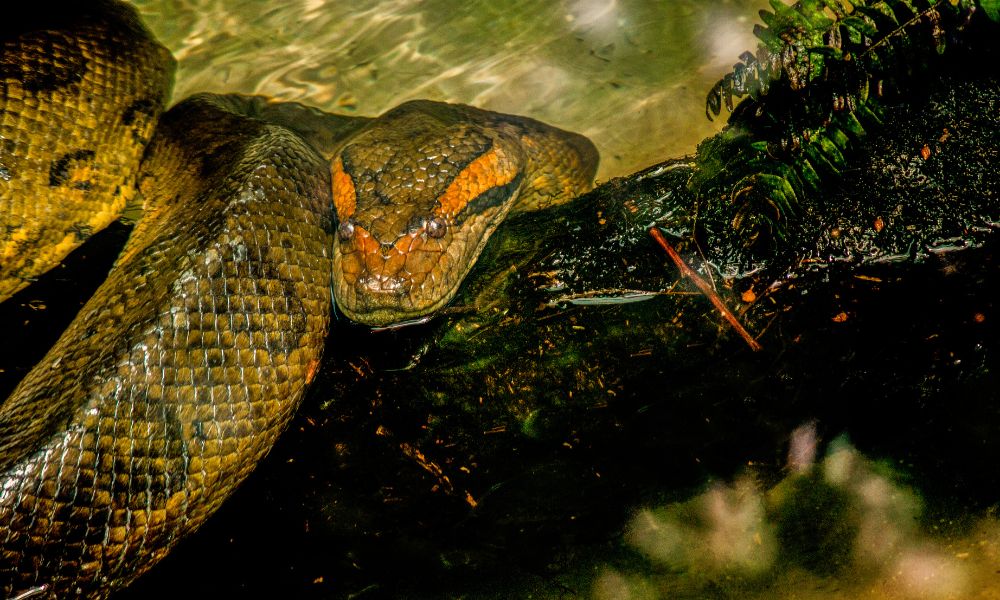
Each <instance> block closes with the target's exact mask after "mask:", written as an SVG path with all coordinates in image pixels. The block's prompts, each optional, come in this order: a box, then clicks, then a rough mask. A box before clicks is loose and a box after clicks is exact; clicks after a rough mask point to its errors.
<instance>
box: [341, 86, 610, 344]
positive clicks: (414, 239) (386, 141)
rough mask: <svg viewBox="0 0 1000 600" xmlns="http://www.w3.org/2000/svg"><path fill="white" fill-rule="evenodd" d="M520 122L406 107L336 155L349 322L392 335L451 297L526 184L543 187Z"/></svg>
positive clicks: (419, 104) (344, 307)
mask: <svg viewBox="0 0 1000 600" xmlns="http://www.w3.org/2000/svg"><path fill="white" fill-rule="evenodd" d="M516 119H519V118H518V117H508V116H505V115H497V114H495V113H490V112H487V111H481V110H478V109H474V108H471V107H467V106H459V105H450V104H444V103H439V102H430V101H414V102H408V103H406V104H403V105H400V106H399V107H397V108H395V109H393V110H391V111H389V112H388V113H386V114H384V115H382V116H381V117H379V118H378V119H374V120H373V121H372V122H371V123H369V124H368V125H367V126H366V127H364V128H363V129H361V130H359V131H358V132H356V133H355V134H354V135H352V136H351V138H350V139H349V140H347V142H346V143H345V144H344V145H343V146H342V147H341V148H340V150H339V151H338V152H336V153H334V155H333V158H332V160H331V167H330V169H331V176H332V177H331V179H332V185H333V199H334V208H335V210H336V214H337V223H338V225H337V232H336V235H335V238H334V261H333V278H334V285H333V291H334V295H335V298H336V301H337V305H338V306H339V307H340V309H341V311H342V312H343V313H344V314H345V315H346V316H347V317H349V318H351V319H352V320H355V321H357V322H360V323H364V324H367V325H373V326H386V325H392V324H395V323H400V322H403V321H408V320H412V319H417V318H420V317H423V316H426V315H428V314H431V313H433V312H435V311H437V310H439V309H441V308H442V307H444V306H445V305H446V304H447V303H448V302H449V301H450V300H451V299H452V298H453V297H454V295H455V293H456V292H457V291H458V287H459V285H460V284H461V282H462V280H463V279H464V278H465V276H466V275H467V274H468V272H469V270H470V269H471V268H472V266H473V265H474V264H475V261H476V259H477V258H478V256H479V254H480V253H481V251H482V249H483V247H484V246H485V244H486V242H487V240H488V238H489V236H490V235H491V234H492V233H493V231H494V230H495V229H496V227H497V226H498V225H499V224H500V222H501V221H502V220H503V219H504V217H506V215H507V213H508V212H509V211H510V210H511V208H512V207H513V206H514V205H515V204H516V203H517V201H518V197H519V195H522V194H523V193H524V191H525V189H526V188H527V186H526V185H524V184H526V183H527V182H530V181H535V180H539V178H538V177H534V176H532V174H531V172H530V166H531V157H530V152H531V149H530V148H528V147H527V146H526V144H525V139H524V137H523V135H522V133H523V132H522V129H523V128H520V127H519V126H517V124H516V122H515V121H512V120H516ZM529 121H530V120H525V122H526V123H527V122H529ZM530 124H537V125H541V124H538V123H537V122H535V121H530ZM552 129H553V130H554V131H558V130H555V129H554V128H552ZM529 145H530V144H529ZM592 176H593V173H592V172H591V173H590V177H592Z"/></svg>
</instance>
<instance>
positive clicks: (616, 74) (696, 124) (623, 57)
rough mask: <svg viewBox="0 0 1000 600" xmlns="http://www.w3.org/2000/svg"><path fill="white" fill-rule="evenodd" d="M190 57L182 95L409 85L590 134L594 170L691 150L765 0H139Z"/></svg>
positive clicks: (391, 89) (293, 96) (182, 57)
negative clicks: (596, 159)
mask: <svg viewBox="0 0 1000 600" xmlns="http://www.w3.org/2000/svg"><path fill="white" fill-rule="evenodd" d="M134 2H135V4H136V5H138V6H139V8H140V10H141V11H142V14H143V16H144V18H145V20H146V22H147V23H148V24H149V26H150V28H151V29H152V30H153V32H154V34H155V35H156V36H157V37H158V38H159V39H160V40H161V41H162V42H163V43H164V44H166V45H167V46H168V47H169V48H170V49H171V50H172V51H173V52H174V54H175V55H176V56H177V58H178V59H179V61H180V64H179V69H178V79H177V84H176V86H175V98H182V97H184V96H187V95H189V94H191V93H194V92H198V91H223V92H243V93H253V94H265V95H268V96H272V97H275V98H280V99H285V100H298V101H301V102H305V103H307V104H312V105H314V106H318V107H320V108H323V109H326V110H330V111H335V112H347V113H355V114H359V115H375V114H378V113H381V112H382V111H385V110H387V109H388V108H391V107H392V106H395V105H396V104H399V103H400V102H403V101H405V100H410V99H413V98H430V99H433V100H445V101H452V102H464V103H468V104H475V105H478V106H481V107H483V108H488V109H492V110H497V111H501V112H510V113H518V114H525V115H528V116H532V117H535V118H538V119H541V120H544V121H548V122H551V123H553V124H556V125H559V126H562V127H565V128H569V129H573V130H576V131H579V132H581V133H584V134H586V135H588V136H590V137H591V138H592V139H593V140H594V142H595V143H596V144H597V146H598V148H599V149H600V150H601V156H602V167H601V171H600V172H599V174H598V177H599V178H600V179H607V178H609V177H611V176H617V175H626V174H628V173H631V172H634V171H636V170H638V169H640V168H642V167H645V166H648V165H650V164H653V163H654V162H657V161H659V160H662V159H664V158H667V157H671V156H678V155H681V154H685V153H688V152H691V151H692V150H693V148H694V145H695V144H696V143H697V142H698V141H700V140H701V139H702V138H704V137H705V136H706V135H709V134H711V133H713V132H714V131H715V129H716V128H717V127H718V123H711V122H709V121H708V120H707V119H706V118H705V114H704V99H705V94H706V93H707V91H708V89H709V88H710V87H711V85H712V83H713V82H714V81H715V80H716V79H717V78H718V77H719V76H720V75H721V74H723V73H724V72H725V70H726V69H727V68H728V67H730V66H731V65H732V64H733V63H734V62H735V61H736V58H737V56H738V55H739V53H740V52H742V51H743V50H745V49H747V48H751V47H753V45H754V43H753V41H754V40H753V37H752V23H753V22H754V21H753V19H754V18H755V14H756V12H755V11H756V10H757V9H758V8H760V7H763V6H765V5H766V4H767V3H766V2H765V1H764V0H670V1H656V2H650V1H649V0H561V1H551V2H538V1H536V0H513V1H510V2H497V1H496V0H485V1H484V0H475V1H469V2H454V1H453V0H355V1H352V2H334V1H332V0H292V1H289V2H259V1H254V0H243V1H239V0H179V1H177V0H175V1H167V0H134Z"/></svg>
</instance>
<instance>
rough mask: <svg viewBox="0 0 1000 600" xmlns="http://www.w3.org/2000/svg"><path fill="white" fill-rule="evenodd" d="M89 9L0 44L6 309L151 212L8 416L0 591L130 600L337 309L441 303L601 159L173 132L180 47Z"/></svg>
mask: <svg viewBox="0 0 1000 600" xmlns="http://www.w3.org/2000/svg"><path fill="white" fill-rule="evenodd" d="M82 4H84V3H77V4H74V3H68V2H66V3H62V2H56V3H55V4H54V5H48V6H36V5H35V4H32V6H31V8H30V9H28V14H25V15H23V16H22V17H19V20H18V21H17V23H10V22H9V21H5V22H4V23H3V24H2V25H0V50H2V54H0V299H4V298H7V297H9V296H10V295H11V294H13V293H15V292H16V291H17V290H19V289H21V288H22V287H24V286H25V285H27V284H28V283H29V282H30V281H31V280H32V279H34V278H35V277H37V276H38V275H40V274H41V273H43V272H44V271H46V270H47V269H49V268H51V267H52V266H53V265H54V264H56V263H57V262H58V261H59V260H61V259H62V258H63V257H64V256H65V255H66V254H67V253H68V252H69V251H70V250H72V249H73V248H74V247H76V246H78V245H79V244H80V243H82V242H83V241H84V240H86V239H87V238H88V237H89V236H90V235H91V234H93V233H94V232H96V231H98V230H100V229H101V228H102V227H104V226H106V225H107V224H109V223H110V222H112V221H114V220H115V219H117V218H118V217H119V215H120V213H121V211H122V210H123V209H124V208H125V206H126V204H129V203H132V204H135V203H136V202H138V201H139V200H141V202H142V207H143V216H142V218H141V219H140V220H139V222H138V224H137V225H136V227H135V229H134V230H133V232H132V235H131V237H130V239H129V241H128V243H127V244H126V247H125V249H124V250H123V252H122V255H121V256H120V257H119V259H118V262H117V263H116V265H115V267H114V268H113V269H112V271H111V273H110V274H109V276H108V278H107V280H106V282H105V283H104V284H103V285H102V286H101V287H100V288H99V290H98V291H97V292H96V293H95V295H94V296H93V297H92V298H91V299H90V300H89V301H88V302H87V304H86V305H85V306H84V307H83V308H82V309H81V310H80V312H79V314H78V315H77V317H76V319H75V320H74V321H73V322H72V324H71V325H70V326H69V328H68V329H67V330H66V332H65V333H64V334H63V335H62V337H61V338H60V339H59V341H58V342H57V343H56V344H55V346H54V347H53V348H52V349H51V350H50V351H49V352H48V353H47V354H46V356H45V357H44V358H43V359H42V360H41V361H40V362H39V363H38V365H37V366H36V367H35V368H34V369H33V370H32V371H31V372H30V373H29V374H28V375H27V376H26V377H25V379H24V380H23V381H22V382H21V383H20V384H19V385H18V386H17V388H16V389H15V390H14V392H13V393H12V394H11V396H10V397H9V398H8V399H7V400H6V401H4V403H3V404H2V406H0V596H4V597H45V598H66V597H103V596H105V595H106V594H108V593H109V592H110V591H112V590H114V589H116V588H120V587H122V586H124V585H127V584H128V583H129V582H130V581H132V580H133V579H135V578H136V577H137V576H138V575H140V574H141V573H142V572H144V571H145V570H147V569H148V568H149V567H150V566H152V565H153V564H154V563H155V562H156V561H158V560H159V559H160V558H162V557H163V556H164V555H165V554H166V553H167V552H169V550H170V549H171V547H172V546H173V545H174V544H175V543H176V542H177V541H178V540H180V539H181V538H183V537H184V536H185V535H187V534H188V533H190V532H191V531H193V530H194V529H196V528H197V527H198V526H199V525H201V524H202V523H203V522H204V521H205V519H206V518H207V517H208V516H209V515H211V514H212V512H213V511H214V510H215V509H216V508H217V507H218V506H219V505H220V504H221V503H222V502H223V501H224V500H225V498H226V497H227V496H228V495H229V494H230V493H231V492H232V491H233V489H234V488H235V487H236V486H237V485H238V484H239V483H240V482H241V481H242V480H243V479H244V478H245V477H246V476H247V475H248V474H249V472H250V471H251V470H252V469H253V468H254V465H255V464H256V463H257V462H258V461H259V460H260V459H261V458H262V457H263V456H264V455H265V454H266V453H267V452H268V450H269V449H270V447H271V445H272V444H273V442H274V441H275V439H276V437H277V436H278V435H279V433H280V432H281V431H282V429H283V428H284V427H285V425H286V424H287V422H288V419H289V418H290V416H291V415H292V414H293V412H294V411H295V409H296V407H297V405H298V403H299V401H300V399H301V398H302V395H303V391H304V389H305V388H306V386H307V384H308V383H309V381H310V380H311V378H312V377H313V375H314V374H315V372H316V369H317V366H318V364H319V360H320V356H321V353H322V350H323V348H322V345H323V343H324V339H325V337H326V332H327V328H328V324H329V321H330V317H331V311H332V305H333V302H332V298H331V296H332V295H336V299H337V304H338V305H339V306H340V308H341V309H342V311H343V312H344V313H345V314H347V315H348V316H351V317H353V318H355V319H357V320H360V321H362V322H365V323H370V324H387V323H392V322H396V321H400V320H406V319H412V318H417V317H420V316H422V315H425V314H427V313H428V312H430V311H433V310H436V309H438V308H440V307H441V306H443V305H444V304H446V303H447V302H448V300H449V299H450V298H451V296H452V295H453V294H454V293H455V290H456V289H457V286H458V284H459V283H460V281H461V279H462V277H463V276H464V275H465V273H466V272H467V271H468V269H469V268H470V266H471V264H472V263H473V262H474V261H475V259H476V257H477V256H478V254H479V252H480V250H482V247H483V245H484V244H485V241H486V238H487V237H488V236H489V234H490V232H492V230H493V229H494V228H495V227H496V226H497V224H498V223H499V222H500V221H501V220H502V219H503V217H504V216H505V215H506V214H507V213H508V212H509V211H512V210H523V209H529V208H533V207H535V206H544V205H549V204H553V203H558V202H562V201H565V200H568V199H569V198H571V197H572V196H574V195H575V194H576V193H578V192H580V191H583V190H584V189H586V188H587V187H589V185H590V183H591V180H592V178H593V174H594V171H595V169H596V162H597V154H596V151H595V150H594V148H593V145H592V144H590V142H588V141H587V140H585V139H584V138H582V137H581V136H578V135H576V134H571V133H568V132H564V131H561V130H558V129H555V128H552V127H549V126H546V125H543V124H541V123H538V122H536V121H532V120H530V119H523V118H519V117H511V116H505V115H498V114H494V113H489V112H486V111H481V110H478V109H474V108H470V107H464V106H453V105H446V104H441V103H434V102H427V101H417V102H411V103H407V104H404V105H402V106H400V107H398V108H396V109H394V110H392V111H389V112H388V113H386V114H385V115H383V116H381V117H379V118H375V119H364V118H348V117H338V116H335V115H326V114H323V113H320V112H319V111H316V110H312V109H306V108H304V107H300V106H293V105H282V104H272V103H269V102H267V101H266V100H264V99H261V98H252V97H238V96H216V95H210V94H203V95H199V96H195V97H193V98H190V99H187V100H185V101H183V102H181V103H179V104H177V105H176V106H174V107H173V108H172V109H171V110H169V111H167V112H166V113H163V114H162V116H161V111H162V109H163V107H164V106H165V105H166V103H167V101H168V98H169V94H170V82H171V78H172V72H173V59H172V58H171V56H170V55H169V53H168V52H167V51H166V50H165V49H163V48H162V47H161V46H160V45H159V44H158V43H157V42H156V41H155V40H153V39H152V37H151V36H150V34H149V33H148V32H147V31H146V30H145V28H144V27H143V26H142V25H141V23H140V22H139V20H138V18H137V16H136V14H135V13H134V11H133V10H132V9H131V8H129V7H126V6H124V5H121V4H119V3H117V2H115V1H113V0H101V1H98V2H91V3H86V5H85V6H83V5H82ZM292 129H294V131H293V130H292ZM5 343H13V342H12V341H11V340H5Z"/></svg>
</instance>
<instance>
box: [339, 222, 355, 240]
mask: <svg viewBox="0 0 1000 600" xmlns="http://www.w3.org/2000/svg"><path fill="white" fill-rule="evenodd" d="M337 235H339V236H340V239H341V240H342V241H345V242H346V241H347V240H349V239H351V238H352V237H354V221H353V220H351V219H346V220H344V221H341V222H340V225H338V226H337Z"/></svg>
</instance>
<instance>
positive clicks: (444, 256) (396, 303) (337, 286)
mask: <svg viewBox="0 0 1000 600" xmlns="http://www.w3.org/2000/svg"><path fill="white" fill-rule="evenodd" d="M351 228H352V232H351V236H350V239H343V238H338V239H337V240H336V241H335V243H334V257H335V258H334V272H333V281H334V286H333V287H334V289H333V292H334V296H335V297H336V299H337V306H338V307H339V308H340V310H341V312H342V313H344V315H345V316H347V317H348V318H350V319H351V320H353V321H356V322H359V323H363V324H365V325H371V326H387V325H392V324H395V323H399V322H401V321H408V320H412V319H414V318H418V317H422V316H426V315H428V314H430V313H433V312H435V311H437V310H439V309H440V308H442V307H444V306H445V305H446V304H447V303H448V301H449V300H451V298H452V297H453V296H454V295H455V292H456V291H457V289H458V285H459V284H460V283H461V280H462V278H463V277H464V276H465V273H464V272H463V270H462V269H461V268H459V269H458V272H455V270H454V269H455V264H456V263H458V264H461V262H462V261H456V260H454V259H455V258H457V256H456V251H458V250H460V249H461V248H462V247H463V244H462V240H460V239H454V236H452V235H450V234H446V235H442V236H441V237H432V236H428V235H427V234H426V232H425V231H419V230H418V231H413V232H409V233H406V234H404V235H402V236H399V237H398V238H397V239H396V240H394V241H393V242H390V243H383V242H379V241H378V240H376V239H375V237H374V236H372V234H370V233H369V232H368V229H367V228H365V227H363V226H361V225H359V224H352V225H351ZM463 258H464V257H463Z"/></svg>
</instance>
